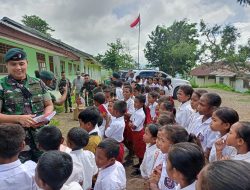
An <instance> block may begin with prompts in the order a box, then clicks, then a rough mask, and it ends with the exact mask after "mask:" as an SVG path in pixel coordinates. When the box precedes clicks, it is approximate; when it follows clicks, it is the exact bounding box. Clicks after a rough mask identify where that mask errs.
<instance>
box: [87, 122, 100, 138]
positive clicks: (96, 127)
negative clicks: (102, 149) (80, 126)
mask: <svg viewBox="0 0 250 190" xmlns="http://www.w3.org/2000/svg"><path fill="white" fill-rule="evenodd" d="M92 133H97V134H98V136H100V137H102V133H101V131H100V129H99V127H98V125H96V126H95V128H94V129H92V130H91V131H90V132H89V135H91V134H92Z"/></svg>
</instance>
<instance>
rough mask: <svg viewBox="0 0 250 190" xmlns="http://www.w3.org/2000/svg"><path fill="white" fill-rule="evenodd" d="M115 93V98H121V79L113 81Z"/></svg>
mask: <svg viewBox="0 0 250 190" xmlns="http://www.w3.org/2000/svg"><path fill="white" fill-rule="evenodd" d="M115 94H116V99H117V100H123V98H124V97H123V92H122V81H121V80H118V81H116V82H115Z"/></svg>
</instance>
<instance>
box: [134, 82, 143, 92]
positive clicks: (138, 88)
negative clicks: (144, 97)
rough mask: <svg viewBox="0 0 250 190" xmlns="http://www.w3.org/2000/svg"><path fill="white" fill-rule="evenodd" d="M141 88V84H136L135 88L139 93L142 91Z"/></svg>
mask: <svg viewBox="0 0 250 190" xmlns="http://www.w3.org/2000/svg"><path fill="white" fill-rule="evenodd" d="M141 89H142V87H141V85H139V84H135V88H134V90H137V91H138V92H139V93H141Z"/></svg>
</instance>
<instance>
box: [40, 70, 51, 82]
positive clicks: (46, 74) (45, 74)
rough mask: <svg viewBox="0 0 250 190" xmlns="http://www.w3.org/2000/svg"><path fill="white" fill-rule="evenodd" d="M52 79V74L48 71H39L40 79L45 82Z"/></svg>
mask: <svg viewBox="0 0 250 190" xmlns="http://www.w3.org/2000/svg"><path fill="white" fill-rule="evenodd" d="M54 78H55V77H54V73H52V72H50V71H41V72H40V79H45V80H53V79H54Z"/></svg>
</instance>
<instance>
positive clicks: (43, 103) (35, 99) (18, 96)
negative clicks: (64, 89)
mask: <svg viewBox="0 0 250 190" xmlns="http://www.w3.org/2000/svg"><path fill="white" fill-rule="evenodd" d="M4 61H5V63H6V66H7V70H8V76H6V77H4V78H2V79H0V111H1V113H0V121H1V123H19V124H21V126H22V127H24V129H25V132H26V139H25V141H26V147H25V150H24V151H23V152H21V153H20V159H21V161H22V162H24V161H26V160H30V159H31V160H33V161H37V160H38V158H39V156H40V155H41V152H40V151H39V150H38V149H37V146H36V133H37V130H38V128H40V127H42V126H43V125H44V123H36V122H35V121H34V120H33V118H34V117H35V116H38V115H42V114H48V113H50V112H52V111H53V104H52V101H51V97H50V94H49V93H48V92H47V89H46V86H45V84H44V83H43V82H42V81H41V80H40V79H37V78H33V77H30V76H29V75H27V74H26V72H27V65H28V61H27V60H26V53H25V52H24V51H22V50H21V49H18V48H12V49H10V50H9V51H8V52H7V53H6V54H5V57H4Z"/></svg>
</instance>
